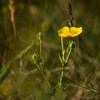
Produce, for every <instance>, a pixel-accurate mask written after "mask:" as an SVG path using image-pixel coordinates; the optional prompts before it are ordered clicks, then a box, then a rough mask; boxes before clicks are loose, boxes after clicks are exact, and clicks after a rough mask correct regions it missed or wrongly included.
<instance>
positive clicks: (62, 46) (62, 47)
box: [61, 37, 64, 61]
mask: <svg viewBox="0 0 100 100" xmlns="http://www.w3.org/2000/svg"><path fill="white" fill-rule="evenodd" d="M61 50H62V60H63V61H64V53H63V51H64V43H63V37H61Z"/></svg>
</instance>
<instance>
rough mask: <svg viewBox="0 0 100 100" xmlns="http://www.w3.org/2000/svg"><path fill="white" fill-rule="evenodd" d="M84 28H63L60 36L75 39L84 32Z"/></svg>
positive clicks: (59, 32) (59, 33)
mask: <svg viewBox="0 0 100 100" xmlns="http://www.w3.org/2000/svg"><path fill="white" fill-rule="evenodd" d="M82 31H83V30H82V27H79V28H76V27H71V28H69V27H67V26H65V27H63V28H61V29H60V30H59V31H58V35H59V36H60V37H75V36H77V35H79V34H80V33H81V32H82Z"/></svg>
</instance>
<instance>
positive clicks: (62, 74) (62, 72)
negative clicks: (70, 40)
mask: <svg viewBox="0 0 100 100" xmlns="http://www.w3.org/2000/svg"><path fill="white" fill-rule="evenodd" d="M61 50H62V61H63V62H62V69H64V43H63V37H61ZM63 76H64V70H62V71H61V75H60V80H59V88H60V87H61V84H62V78H63Z"/></svg>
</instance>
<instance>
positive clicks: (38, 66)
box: [37, 65, 51, 88]
mask: <svg viewBox="0 0 100 100" xmlns="http://www.w3.org/2000/svg"><path fill="white" fill-rule="evenodd" d="M37 68H38V69H39V71H40V72H41V74H42V76H43V78H44V80H45V81H46V83H47V85H48V86H49V88H50V87H51V85H50V83H49V81H48V80H47V78H46V77H45V76H44V74H43V71H42V69H41V66H40V65H37Z"/></svg>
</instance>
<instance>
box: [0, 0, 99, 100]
mask: <svg viewBox="0 0 100 100" xmlns="http://www.w3.org/2000/svg"><path fill="white" fill-rule="evenodd" d="M69 1H70V3H71V5H72V12H73V16H74V20H73V23H74V26H76V27H80V26H81V27H82V28H83V32H82V34H80V35H79V36H78V37H76V38H75V42H76V45H75V48H74V49H73V51H72V53H71V55H70V58H69V61H68V65H67V66H66V68H65V71H64V79H63V85H62V89H59V88H57V89H56V90H55V91H54V93H53V94H50V93H49V90H48V88H47V85H46V83H45V81H44V80H43V77H42V75H41V73H40V72H39V71H38V69H37V67H36V66H34V65H32V64H31V62H30V60H29V58H30V56H31V55H32V54H33V53H37V52H38V51H39V41H38V39H37V33H38V32H41V33H42V36H43V39H42V56H43V66H44V70H45V76H46V77H47V79H48V80H49V81H50V83H51V85H52V87H53V86H55V85H56V84H57V82H58V80H59V76H60V72H61V64H60V61H59V57H58V52H61V46H60V37H59V36H58V33H57V31H58V29H59V28H61V27H63V26H67V25H68V19H69V13H68V3H69ZM13 2H14V8H15V13H14V18H15V19H14V22H15V28H16V40H15V38H14V30H13V25H12V22H11V11H10V9H9V0H0V69H2V68H3V67H4V65H5V64H6V63H7V62H8V61H10V60H11V59H13V58H14V57H15V56H16V55H17V54H18V53H19V52H21V51H22V50H23V49H25V48H26V47H27V46H28V45H30V44H31V43H32V42H33V41H34V47H33V49H32V50H31V51H29V52H28V54H26V55H25V56H24V57H23V58H22V59H20V60H19V61H17V62H16V63H14V64H13V65H12V66H13V67H12V69H11V71H10V72H9V74H8V75H7V77H6V78H5V79H4V81H3V82H2V83H1V84H0V100H99V99H100V85H99V84H100V43H99V41H100V19H99V18H100V1H99V0H13ZM69 40H70V38H68V39H67V38H66V39H64V46H65V47H67V45H68V41H69Z"/></svg>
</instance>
